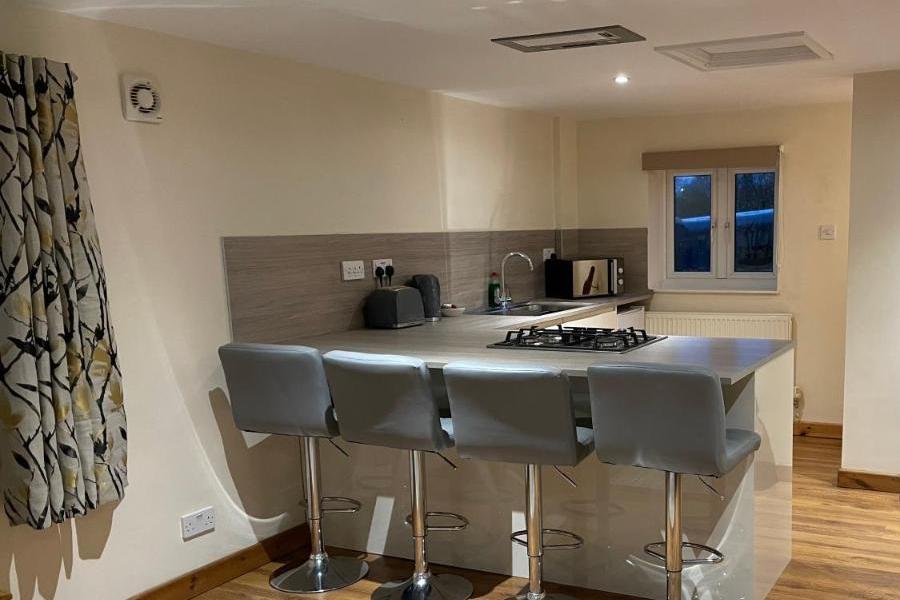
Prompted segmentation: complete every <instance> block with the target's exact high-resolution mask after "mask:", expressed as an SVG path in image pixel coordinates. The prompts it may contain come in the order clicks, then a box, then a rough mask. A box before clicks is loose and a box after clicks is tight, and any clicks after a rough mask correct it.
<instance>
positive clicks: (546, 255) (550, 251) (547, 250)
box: [544, 248, 556, 260]
mask: <svg viewBox="0 0 900 600" xmlns="http://www.w3.org/2000/svg"><path fill="white" fill-rule="evenodd" d="M555 253H556V248H544V260H550V255H551V254H555Z"/></svg>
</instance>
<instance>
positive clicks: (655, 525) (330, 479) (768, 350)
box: [295, 297, 794, 600]
mask: <svg viewBox="0 0 900 600" xmlns="http://www.w3.org/2000/svg"><path fill="white" fill-rule="evenodd" d="M628 300H629V299H628V298H625V297H620V298H617V299H615V300H614V301H612V303H611V304H609V303H608V304H604V302H603V301H602V300H598V301H596V302H595V303H593V304H592V305H591V306H587V307H585V306H582V307H578V308H576V309H573V310H572V311H565V312H557V313H552V314H549V315H544V316H541V317H508V316H496V315H463V316H460V317H453V318H444V319H442V320H441V321H439V322H436V323H426V324H425V325H422V326H417V327H411V328H408V329H400V330H354V331H346V332H341V333H333V334H328V335H322V336H317V337H309V338H303V339H297V340H295V342H296V343H298V344H305V345H309V346H313V347H315V348H318V349H319V350H321V351H322V352H327V351H329V350H335V349H340V350H350V351H359V352H374V353H390V354H403V355H407V356H415V357H419V358H421V359H423V360H425V361H426V363H427V364H428V365H429V367H430V369H431V372H432V374H433V382H434V384H435V390H436V392H437V393H441V392H442V391H443V390H442V384H443V378H442V375H441V367H443V365H445V364H446V363H448V362H452V361H456V360H477V361H481V362H498V363H503V362H505V363H510V362H513V363H526V364H543V365H552V366H556V367H559V368H561V369H563V370H564V371H565V372H566V373H568V374H569V376H570V380H571V382H572V388H573V397H574V403H575V409H576V413H577V414H578V413H580V414H581V416H584V411H585V410H588V411H589V403H588V401H587V378H586V374H587V368H588V367H589V366H590V365H593V364H598V363H618V362H638V363H663V364H668V365H701V366H704V367H707V368H709V369H712V370H713V371H714V372H715V373H717V374H718V375H719V378H720V380H721V382H722V390H723V395H724V399H725V409H726V425H727V426H728V427H739V428H743V429H751V430H754V431H756V432H757V433H759V434H760V436H761V437H762V447H761V448H760V450H759V452H757V453H756V454H755V455H754V456H753V458H751V459H748V460H746V461H744V463H743V464H742V465H740V466H739V467H737V468H736V469H735V470H734V471H732V472H731V473H729V474H728V475H726V476H725V477H723V478H721V479H719V480H715V481H713V485H715V486H716V488H717V489H718V491H719V492H720V493H721V494H722V495H723V496H725V500H721V499H720V498H719V497H718V496H716V495H714V494H712V493H710V491H709V490H707V489H706V488H705V487H704V486H703V485H702V484H701V482H700V481H699V480H698V479H697V478H695V477H686V478H685V479H684V499H683V507H684V508H683V510H684V531H685V536H686V538H687V539H688V540H690V541H693V542H698V543H703V544H708V545H711V546H714V547H717V548H719V549H720V550H722V551H723V552H724V553H725V555H726V560H725V562H723V563H722V564H719V565H699V566H694V567H689V568H686V569H685V571H684V576H683V582H684V594H685V597H698V598H703V599H705V600H734V599H735V598H748V599H749V598H753V599H757V600H762V599H763V598H765V596H766V594H767V593H768V592H769V590H770V589H771V588H772V586H773V585H774V583H775V581H776V580H777V579H778V577H779V576H780V574H781V572H782V571H783V570H784V568H785V567H786V566H787V564H788V562H789V561H790V557H791V463H792V440H793V438H792V434H793V427H792V418H793V404H792V402H793V385H794V358H793V345H792V343H791V342H785V341H778V340H761V339H724V338H702V337H679V336H672V337H668V338H665V339H663V340H660V341H658V342H654V343H651V344H649V345H647V346H643V347H639V348H637V349H635V350H632V351H630V352H627V353H623V354H616V353H606V352H560V351H551V350H518V349H494V348H488V347H487V346H488V344H491V343H494V342H498V341H500V340H502V339H504V337H505V335H506V331H507V330H515V329H518V328H520V327H531V326H532V325H536V326H547V325H555V324H557V323H564V322H566V321H570V320H577V319H580V318H583V317H584V316H586V315H585V311H591V310H594V311H601V310H610V309H611V308H614V307H615V305H616V304H617V303H618V304H627V303H629V302H628ZM637 301H638V300H631V302H637ZM345 446H346V447H347V448H348V450H349V451H350V453H351V458H350V459H349V460H347V459H346V458H344V457H342V456H341V455H339V454H338V453H337V452H332V451H329V450H328V449H327V448H323V451H322V465H323V484H324V485H323V491H324V493H325V494H327V495H339V496H348V497H355V498H358V499H359V500H361V501H362V503H363V509H362V510H361V511H360V513H358V514H357V515H356V516H355V517H333V518H332V517H329V518H328V519H327V523H326V528H325V531H326V539H327V541H328V543H330V544H333V545H335V546H338V547H343V548H350V549H353V550H357V551H367V552H372V553H376V554H382V555H388V556H400V557H405V558H410V557H411V551H412V542H411V538H410V532H409V529H408V527H406V526H404V524H403V519H404V517H405V516H406V515H407V514H408V513H409V487H408V478H409V465H408V458H407V453H406V452H403V451H400V450H392V449H388V448H378V447H368V446H366V447H363V446H356V445H354V444H347V445H345ZM446 456H447V457H448V458H449V459H450V460H452V461H453V462H454V463H456V464H457V465H458V470H452V469H450V468H449V467H448V466H447V465H446V464H445V463H444V462H443V461H441V460H440V459H438V458H435V459H434V460H429V461H428V465H427V480H428V503H429V510H438V511H453V512H458V513H461V514H463V515H465V516H466V517H467V518H469V520H470V521H471V526H470V527H469V528H467V529H466V530H464V531H460V532H455V533H452V534H451V533H433V534H431V535H430V537H431V538H432V539H431V542H430V544H429V557H430V559H431V560H432V561H433V562H434V563H436V564H446V565H454V566H459V567H464V568H470V569H478V570H483V571H490V572H496V573H504V574H512V575H516V576H527V572H528V567H527V565H528V563H527V556H526V554H525V550H524V549H523V548H521V547H520V546H517V545H513V544H511V543H510V542H509V534H510V532H511V531H514V530H518V529H523V528H524V523H525V519H524V508H525V483H524V470H523V469H522V468H521V465H510V464H504V463H491V462H485V461H474V460H462V459H459V457H458V456H457V455H456V453H455V452H454V451H453V449H450V450H448V451H447V452H446ZM570 474H571V475H572V476H573V477H574V478H575V479H576V480H577V482H578V487H577V488H574V489H573V488H572V487H571V486H569V485H568V484H567V483H566V482H565V481H563V480H562V478H560V477H556V476H554V474H553V473H552V471H550V470H548V471H547V473H546V474H545V476H544V526H545V527H553V528H559V529H568V530H572V531H575V532H576V533H578V534H579V535H581V536H582V537H583V538H584V540H585V544H584V547H583V548H581V549H580V550H572V551H560V552H547V553H546V554H545V557H544V573H545V578H546V580H547V581H553V582H558V583H565V584H570V585H576V586H581V587H586V588H592V589H598V590H604V591H608V592H614V593H620V594H627V595H629V596H634V597H637V598H652V599H662V598H665V587H666V586H665V569H664V568H663V566H662V565H661V564H660V563H659V562H657V561H656V560H654V559H651V558H649V557H648V556H646V555H645V554H644V552H643V550H642V549H643V546H644V545H645V544H647V543H649V542H654V541H657V540H659V539H662V533H661V532H662V530H663V525H664V479H665V478H664V476H663V474H662V473H659V472H655V471H652V470H648V469H638V468H633V467H624V466H612V465H606V464H603V463H601V462H600V461H599V460H598V459H597V458H596V457H595V456H590V457H588V458H587V459H585V460H584V461H583V462H582V463H581V464H580V465H579V466H577V467H575V468H573V469H571V470H570ZM438 570H439V567H438ZM694 594H696V596H695V595H694Z"/></svg>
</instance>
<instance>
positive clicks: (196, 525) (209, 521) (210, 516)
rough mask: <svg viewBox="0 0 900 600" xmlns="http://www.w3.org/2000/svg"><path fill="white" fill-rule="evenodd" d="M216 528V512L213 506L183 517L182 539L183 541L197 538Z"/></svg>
mask: <svg viewBox="0 0 900 600" xmlns="http://www.w3.org/2000/svg"><path fill="white" fill-rule="evenodd" d="M215 528H216V511H215V509H214V508H213V507H212V506H207V507H206V508H204V509H202V510H198V511H197V512H192V513H191V514H189V515H184V516H183V517H181V539H183V540H189V539H191V538H195V537H197V536H198V535H200V534H202V533H206V532H207V531H212V530H213V529H215Z"/></svg>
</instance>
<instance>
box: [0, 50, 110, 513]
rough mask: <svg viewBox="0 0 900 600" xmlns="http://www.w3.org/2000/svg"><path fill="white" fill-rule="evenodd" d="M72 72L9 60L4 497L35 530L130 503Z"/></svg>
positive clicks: (3, 100)
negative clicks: (116, 503)
mask: <svg viewBox="0 0 900 600" xmlns="http://www.w3.org/2000/svg"><path fill="white" fill-rule="evenodd" d="M74 80H75V76H74V74H73V73H72V71H71V69H70V68H69V65H66V64H61V63H55V62H52V61H48V60H46V59H42V58H30V57H25V56H16V55H11V54H5V55H4V54H3V53H0V281H2V290H0V493H2V497H3V505H4V509H5V512H6V514H7V516H8V517H9V520H10V523H12V524H13V525H19V524H26V525H29V526H31V527H33V528H35V529H44V528H47V527H50V526H51V525H52V524H53V523H60V522H62V521H64V520H65V519H68V518H71V517H74V516H77V515H84V514H86V513H88V512H89V511H91V510H92V509H95V508H97V507H98V506H100V505H101V504H104V503H106V502H111V501H114V500H118V499H120V498H122V496H123V494H124V492H125V486H126V485H127V478H126V470H127V469H126V439H127V433H126V428H125V411H124V408H123V405H122V402H123V398H122V383H121V377H120V371H119V360H118V356H117V353H116V343H115V339H114V337H113V331H112V327H111V326H110V318H109V308H108V302H107V293H106V278H105V275H104V271H103V263H102V260H101V256H100V244H99V241H98V239H97V231H96V227H95V223H94V213H93V209H92V207H91V202H90V194H89V191H88V185H87V178H86V175H85V171H84V162H83V160H82V155H81V144H80V140H79V129H78V113H77V111H76V108H75V99H74Z"/></svg>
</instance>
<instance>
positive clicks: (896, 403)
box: [842, 71, 900, 475]
mask: <svg viewBox="0 0 900 600" xmlns="http://www.w3.org/2000/svg"><path fill="white" fill-rule="evenodd" d="M852 152H853V161H852V166H851V187H850V198H851V200H850V274H849V279H848V288H847V362H846V373H845V387H844V445H843V459H842V466H843V468H844V469H849V470H856V471H872V472H875V473H884V474H888V475H900V391H898V389H897V356H898V352H897V343H896V340H897V339H898V338H900V314H898V312H897V306H898V304H900V271H898V269H897V265H900V169H898V165H900V71H888V72H882V73H866V74H862V75H857V76H856V77H854V79H853V142H852Z"/></svg>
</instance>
